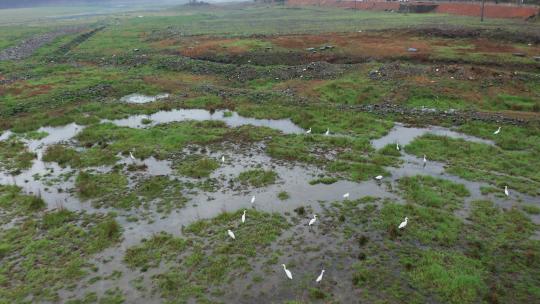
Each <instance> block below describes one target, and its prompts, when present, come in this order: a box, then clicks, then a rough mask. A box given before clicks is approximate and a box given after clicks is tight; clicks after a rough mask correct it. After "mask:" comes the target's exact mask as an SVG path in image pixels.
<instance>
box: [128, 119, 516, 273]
mask: <svg viewBox="0 0 540 304" xmlns="http://www.w3.org/2000/svg"><path fill="white" fill-rule="evenodd" d="M311 132H312V131H311V128H309V129H308V130H307V131H306V134H311ZM500 132H501V127H499V128H498V129H497V130H496V131H495V132H493V134H494V135H497V134H499V133H500ZM324 134H325V135H327V136H328V135H330V129H326V132H325V133H324ZM396 150H398V151H400V150H401V147H400V145H399V143H396ZM129 156H130V158H131V159H132V160H133V161H135V157H134V156H133V153H132V152H129ZM221 162H222V163H225V156H222V157H221ZM426 163H427V156H426V155H425V154H424V156H423V165H424V167H425V166H426ZM374 178H375V180H377V181H380V180H382V179H383V178H384V177H383V176H382V175H377V176H375V177H374ZM504 194H505V195H506V196H509V195H510V193H509V191H508V186H504ZM349 196H350V194H349V193H348V192H347V193H345V194H343V198H344V199H348V198H349ZM255 199H256V198H255V195H253V196H252V197H251V204H254V203H255ZM246 212H247V210H244V212H243V214H242V219H241V221H242V223H245V222H246ZM316 221H317V215H316V214H314V215H313V218H312V219H310V220H309V222H308V226H309V227H311V226H312V225H314V224H315V222H316ZM408 222H409V218H408V217H405V220H404V221H403V222H401V223H400V224H399V226H398V229H400V230H401V229H404V228H405V227H406V226H407V224H408ZM227 234H228V235H229V237H230V238H231V239H233V240H236V235H235V234H234V232H233V231H232V230H230V229H228V230H227ZM282 266H283V270H284V271H285V274H286V275H287V277H288V278H289V279H291V280H292V273H291V271H290V270H288V269H287V267H286V266H285V264H282ZM324 271H325V270H324V269H323V270H322V271H321V274H320V275H319V276H318V277H317V279H316V280H315V281H316V282H317V283H319V282H320V281H321V280H322V278H323V275H324Z"/></svg>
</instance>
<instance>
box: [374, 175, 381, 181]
mask: <svg viewBox="0 0 540 304" xmlns="http://www.w3.org/2000/svg"><path fill="white" fill-rule="evenodd" d="M375 179H376V180H381V179H383V176H382V175H377V176H375Z"/></svg>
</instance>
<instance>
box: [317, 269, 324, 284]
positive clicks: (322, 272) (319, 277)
mask: <svg viewBox="0 0 540 304" xmlns="http://www.w3.org/2000/svg"><path fill="white" fill-rule="evenodd" d="M323 275H324V269H323V270H321V274H320V275H319V276H318V277H317V279H316V280H315V282H317V283H319V282H320V281H322V277H323Z"/></svg>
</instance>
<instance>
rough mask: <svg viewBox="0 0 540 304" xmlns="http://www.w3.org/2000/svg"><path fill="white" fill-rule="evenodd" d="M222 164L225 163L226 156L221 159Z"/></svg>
mask: <svg viewBox="0 0 540 304" xmlns="http://www.w3.org/2000/svg"><path fill="white" fill-rule="evenodd" d="M221 162H222V163H224V162H225V155H223V156H222V157H221Z"/></svg>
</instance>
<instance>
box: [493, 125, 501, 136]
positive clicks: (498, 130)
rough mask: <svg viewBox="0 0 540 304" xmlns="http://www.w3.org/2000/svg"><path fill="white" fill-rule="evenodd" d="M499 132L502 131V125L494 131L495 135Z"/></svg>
mask: <svg viewBox="0 0 540 304" xmlns="http://www.w3.org/2000/svg"><path fill="white" fill-rule="evenodd" d="M499 133H501V127H499V128H498V129H497V131H495V132H493V134H495V135H497V134H499Z"/></svg>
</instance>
